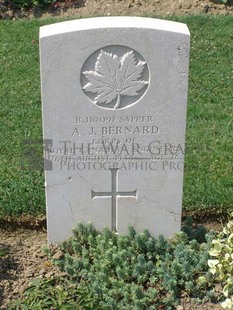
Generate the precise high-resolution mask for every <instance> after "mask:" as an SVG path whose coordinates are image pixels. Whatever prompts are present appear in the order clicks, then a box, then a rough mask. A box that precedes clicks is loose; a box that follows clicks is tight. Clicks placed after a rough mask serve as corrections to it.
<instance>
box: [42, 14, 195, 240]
mask: <svg viewBox="0 0 233 310" xmlns="http://www.w3.org/2000/svg"><path fill="white" fill-rule="evenodd" d="M189 39H190V38H189V31H188V28H187V26H186V25H185V24H181V23H176V22H171V21H164V20H157V19H151V18H140V17H104V18H90V19H82V20H75V21H68V22H63V23H57V24H53V25H49V26H44V27H41V29H40V56H41V81H42V101H43V130H44V139H45V141H46V143H47V146H46V150H47V151H46V152H45V156H46V161H47V162H49V163H50V165H47V167H46V168H45V169H46V203H47V223H48V240H49V242H56V241H61V240H63V239H65V238H67V237H69V236H70V235H71V231H72V228H73V227H75V226H76V225H77V223H78V222H83V223H87V222H92V223H93V225H94V226H95V227H96V228H97V229H100V230H101V229H103V228H104V227H109V228H110V229H112V230H113V231H115V232H117V233H127V231H128V226H133V227H134V228H135V229H136V231H141V230H143V229H144V228H147V229H148V230H149V231H150V233H151V234H152V235H154V236H157V235H159V234H163V235H165V236H167V237H170V236H172V235H173V234H174V233H176V232H177V231H179V230H180V224H181V209H182V187H183V163H184V143H185V124H186V103H187V88H188V60H189ZM48 141H50V142H51V143H50V144H49V143H48Z"/></svg>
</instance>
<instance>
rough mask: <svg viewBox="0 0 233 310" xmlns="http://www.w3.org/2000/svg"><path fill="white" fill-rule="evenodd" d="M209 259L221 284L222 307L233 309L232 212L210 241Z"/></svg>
mask: <svg viewBox="0 0 233 310" xmlns="http://www.w3.org/2000/svg"><path fill="white" fill-rule="evenodd" d="M209 254H210V256H212V258H211V259H209V260H208V265H209V267H210V272H211V273H212V274H213V275H214V278H215V280H217V281H218V282H220V283H221V284H222V286H223V295H224V297H225V298H226V299H225V301H224V302H222V304H221V305H222V307H223V308H228V309H233V213H232V214H231V220H230V221H229V223H228V224H227V225H226V226H225V227H224V229H223V231H222V232H221V233H219V234H218V236H217V238H216V239H214V240H213V241H212V247H211V249H210V251H209Z"/></svg>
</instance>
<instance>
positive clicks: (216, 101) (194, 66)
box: [0, 16, 233, 216]
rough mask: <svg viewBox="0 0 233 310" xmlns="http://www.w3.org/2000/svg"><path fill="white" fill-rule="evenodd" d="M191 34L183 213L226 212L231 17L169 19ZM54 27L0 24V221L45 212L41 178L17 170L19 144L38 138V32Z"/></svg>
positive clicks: (232, 185) (232, 200) (231, 197)
mask: <svg viewBox="0 0 233 310" xmlns="http://www.w3.org/2000/svg"><path fill="white" fill-rule="evenodd" d="M173 19H175V20H178V21H180V22H185V23H187V24H188V26H189V29H190V32H191V35H192V43H191V56H190V79H189V101H188V118H187V155H186V164H185V179H184V199H183V204H184V209H185V210H199V209H205V210H208V211H213V212H215V211H216V213H217V212H218V211H219V209H224V210H227V209H228V210H229V209H230V208H232V206H233V181H232V141H233V137H232V135H233V128H232V127H233V126H232V116H233V115H232V114H233V113H232V102H233V92H232V88H233V67H232V50H233V28H232V24H233V16H227V17H204V16H188V17H180V18H173ZM57 21H61V20H58V19H53V20H51V19H50V20H43V21H40V20H33V21H13V22H12V21H1V22H0V42H1V46H0V73H1V74H0V93H1V102H0V118H1V127H0V134H1V139H0V150H1V152H0V216H5V215H13V216H18V215H20V214H23V213H27V214H33V215H36V214H42V213H44V212H45V198H44V186H43V184H44V176H43V172H42V171H41V172H39V171H29V170H27V169H25V170H22V169H21V164H20V162H21V158H22V156H21V153H22V147H21V144H22V141H23V140H24V139H39V138H41V137H42V129H41V99H40V77H39V46H38V35H39V27H40V26H42V25H45V24H48V23H52V22H57Z"/></svg>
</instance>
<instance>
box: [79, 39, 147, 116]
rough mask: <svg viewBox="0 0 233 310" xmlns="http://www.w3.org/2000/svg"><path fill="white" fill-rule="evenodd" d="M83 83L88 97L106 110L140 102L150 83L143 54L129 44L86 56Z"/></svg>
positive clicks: (106, 48)
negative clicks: (128, 45)
mask: <svg viewBox="0 0 233 310" xmlns="http://www.w3.org/2000/svg"><path fill="white" fill-rule="evenodd" d="M80 80H81V86H82V90H83V92H84V93H85V95H86V96H87V97H88V99H89V100H90V101H91V102H92V103H94V104H95V105H97V106H98V107H100V108H103V109H114V110H119V109H124V108H128V107H130V106H132V105H133V104H135V103H137V102H138V101H139V100H140V99H141V98H142V97H143V95H144V94H145V93H146V90H147V89H148V86H149V69H148V66H147V64H146V62H145V60H144V59H143V57H142V56H141V55H140V54H139V53H137V52H136V51H135V50H133V49H132V48H129V47H126V46H119V45H114V46H106V47H103V48H101V49H99V50H97V51H96V52H95V53H93V54H92V55H91V56H89V57H88V58H87V60H86V61H85V63H84V65H83V67H82V70H81V79H80Z"/></svg>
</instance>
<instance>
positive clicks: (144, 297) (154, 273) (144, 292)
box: [53, 224, 213, 310]
mask: <svg viewBox="0 0 233 310" xmlns="http://www.w3.org/2000/svg"><path fill="white" fill-rule="evenodd" d="M208 238H209V239H208V242H206V243H202V244H199V243H198V242H197V241H196V240H191V241H189V240H188V236H187V235H186V233H184V232H180V233H179V234H177V235H176V237H175V238H174V239H173V240H170V241H168V240H166V239H165V238H164V237H163V236H160V237H159V238H158V239H154V238H153V237H151V235H150V234H149V232H148V231H147V230H145V231H144V232H142V233H140V234H137V233H136V232H135V231H134V229H133V228H130V229H129V234H128V235H127V236H118V235H116V234H115V233H112V232H111V231H110V230H108V229H105V230H104V231H103V232H102V233H99V232H98V231H96V230H95V229H94V227H93V226H92V225H91V224H89V225H86V226H84V225H82V224H79V225H78V227H77V229H75V230H74V237H73V238H71V239H70V240H68V241H66V242H63V243H62V244H61V250H62V252H63V256H62V257H61V258H60V259H54V260H53V261H54V263H55V264H56V265H58V266H59V267H60V269H61V270H62V271H64V272H66V273H67V274H68V275H69V276H70V277H71V278H72V279H73V280H74V281H77V282H78V283H79V282H80V281H81V280H82V281H84V282H83V283H86V284H88V286H89V287H90V289H91V290H92V291H93V292H94V293H95V294H98V295H99V296H100V297H101V298H100V300H99V305H100V307H101V309H104V310H110V309H111V310H112V309H114V310H117V309H119V310H124V309H125V310H130V309H134V310H136V309H140V310H143V309H146V310H148V309H158V308H159V307H160V306H163V307H165V308H166V309H173V307H174V306H175V305H177V304H179V298H180V296H181V293H182V292H183V291H185V292H187V294H188V295H189V296H190V297H193V298H203V297H204V296H206V295H208V296H209V297H211V296H212V295H213V291H212V289H211V286H210V285H209V284H208V283H210V282H211V281H210V280H207V281H204V282H203V281H201V276H203V275H204V276H205V278H207V277H208V276H207V273H208V264H207V261H208V258H209V255H208V251H209V249H210V245H211V240H212V239H211V238H212V237H211V236H208ZM86 284H85V285H86Z"/></svg>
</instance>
